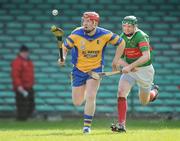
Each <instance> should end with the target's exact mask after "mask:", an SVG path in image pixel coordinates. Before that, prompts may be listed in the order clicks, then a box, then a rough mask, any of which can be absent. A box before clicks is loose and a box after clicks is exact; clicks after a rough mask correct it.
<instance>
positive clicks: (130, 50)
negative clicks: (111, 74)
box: [121, 29, 152, 67]
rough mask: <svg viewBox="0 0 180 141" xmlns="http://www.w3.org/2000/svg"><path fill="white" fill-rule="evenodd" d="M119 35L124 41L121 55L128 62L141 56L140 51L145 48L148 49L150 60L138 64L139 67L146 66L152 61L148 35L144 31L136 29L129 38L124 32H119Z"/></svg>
mask: <svg viewBox="0 0 180 141" xmlns="http://www.w3.org/2000/svg"><path fill="white" fill-rule="evenodd" d="M121 37H122V38H123V39H124V40H125V42H126V46H125V50H124V55H123V56H124V59H125V61H126V62H127V63H128V64H131V63H133V62H134V61H136V60H137V59H138V58H140V57H141V56H142V52H143V51H147V50H150V54H151V57H150V60H148V61H147V62H145V63H144V64H142V65H140V66H139V67H143V66H148V65H150V64H151V63H152V51H151V47H150V45H149V36H148V35H147V34H146V33H144V32H143V31H141V30H139V29H138V31H137V32H136V33H135V34H134V35H133V36H132V37H130V38H129V37H127V36H126V35H125V34H124V33H122V34H121Z"/></svg>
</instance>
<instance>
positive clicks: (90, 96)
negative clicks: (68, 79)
mask: <svg viewBox="0 0 180 141" xmlns="http://www.w3.org/2000/svg"><path fill="white" fill-rule="evenodd" d="M99 85H100V80H95V79H88V80H87V82H86V96H85V100H86V103H85V107H84V129H83V130H84V131H83V132H84V133H89V132H90V127H91V123H92V120H93V116H94V113H95V109H96V95H97V91H98V88H99Z"/></svg>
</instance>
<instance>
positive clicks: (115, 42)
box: [108, 33, 122, 46]
mask: <svg viewBox="0 0 180 141" xmlns="http://www.w3.org/2000/svg"><path fill="white" fill-rule="evenodd" d="M121 42H122V38H121V37H119V36H118V35H117V34H114V33H111V38H110V40H109V41H108V43H110V44H112V45H114V46H118V45H119V44H120V43H121Z"/></svg>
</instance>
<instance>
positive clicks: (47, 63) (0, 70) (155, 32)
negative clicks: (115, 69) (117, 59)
mask: <svg viewBox="0 0 180 141" xmlns="http://www.w3.org/2000/svg"><path fill="white" fill-rule="evenodd" d="M9 1H10V0H1V2H0V3H1V6H0V7H1V8H0V21H1V23H0V28H1V30H0V33H1V36H0V59H1V61H0V113H5V112H8V113H13V112H14V111H15V98H14V97H15V96H14V93H13V91H12V85H11V75H10V71H11V68H10V64H11V61H12V59H14V57H15V56H16V54H17V53H18V49H19V47H20V46H21V45H22V44H25V45H27V46H28V47H29V48H30V50H31V59H32V60H33V61H34V64H35V77H36V85H35V91H36V98H35V101H36V111H37V113H47V114H50V113H53V112H54V113H56V112H59V113H61V114H63V113H76V112H83V107H74V106H73V104H72V100H71V82H70V72H71V67H72V66H71V64H70V60H71V57H70V56H68V58H67V65H66V66H65V67H64V68H60V67H59V66H58V65H57V63H56V61H57V58H58V49H57V43H56V39H55V38H54V37H53V36H52V34H51V33H50V27H51V25H53V24H56V25H57V26H60V27H61V28H63V29H64V30H65V36H67V35H68V34H70V32H71V31H72V30H73V29H74V28H76V27H77V26H80V22H81V15H82V13H83V12H84V11H89V10H95V11H97V12H99V14H100V15H101V22H100V25H101V26H102V27H104V28H107V29H110V30H112V31H113V32H115V33H117V34H120V33H121V20H122V18H123V17H124V16H126V15H135V16H137V17H138V19H139V27H140V28H141V29H142V30H143V31H145V32H146V33H148V34H149V35H150V40H151V45H152V47H153V49H154V67H155V69H156V76H155V83H157V84H159V86H160V96H159V99H158V100H157V101H156V102H154V103H151V104H150V105H149V106H146V107H142V106H141V105H140V102H139V100H138V94H137V88H135V89H133V90H132V92H131V94H130V96H129V99H128V103H129V109H128V111H129V112H134V111H135V112H140V113H142V112H144V113H152V112H153V113H159V112H160V113H171V112H177V113H179V112H180V108H179V107H180V104H179V101H180V90H179V89H178V88H177V86H178V85H180V77H179V76H180V71H179V70H180V57H179V55H180V51H179V49H180V46H179V44H180V38H179V35H180V32H179V30H180V24H179V21H180V19H179V16H180V12H179V11H180V5H179V1H178V0H172V1H166V0H138V1H136V0H126V1H122V0H121V1H120V0H113V1H105V0H99V1H97V0H88V1H83V0H66V1H63V2H61V3H60V2H59V1H58V0H54V1H51V0H47V1H46V2H44V1H43V0H35V1H26V0H18V1H16V0H13V1H12V2H9ZM53 8H57V9H58V10H59V12H60V15H59V16H57V17H53V16H52V15H51V10H52V9H53ZM114 52H115V48H114V47H112V46H109V47H108V48H107V49H106V56H105V60H106V63H105V70H106V71H111V61H112V58H113V55H114ZM118 81H119V76H118V75H116V76H112V77H111V78H108V77H106V78H104V79H103V80H102V83H101V87H100V90H99V92H98V96H97V110H96V112H97V114H100V113H116V104H117V102H116V95H117V86H118ZM0 115H2V114H0Z"/></svg>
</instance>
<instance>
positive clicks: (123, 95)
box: [112, 74, 135, 132]
mask: <svg viewBox="0 0 180 141" xmlns="http://www.w3.org/2000/svg"><path fill="white" fill-rule="evenodd" d="M134 84H135V80H134V79H133V78H132V77H131V76H130V75H128V74H123V75H122V76H121V79H120V81H119V86H118V95H117V96H118V105H117V109H118V125H116V128H115V130H114V128H113V127H112V131H118V132H125V131H126V128H125V126H126V113H127V107H128V105H127V96H128V94H129V92H130V90H131V88H132V86H133V85H134Z"/></svg>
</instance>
